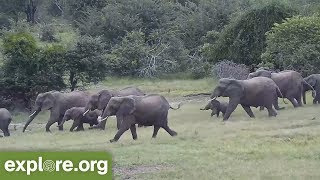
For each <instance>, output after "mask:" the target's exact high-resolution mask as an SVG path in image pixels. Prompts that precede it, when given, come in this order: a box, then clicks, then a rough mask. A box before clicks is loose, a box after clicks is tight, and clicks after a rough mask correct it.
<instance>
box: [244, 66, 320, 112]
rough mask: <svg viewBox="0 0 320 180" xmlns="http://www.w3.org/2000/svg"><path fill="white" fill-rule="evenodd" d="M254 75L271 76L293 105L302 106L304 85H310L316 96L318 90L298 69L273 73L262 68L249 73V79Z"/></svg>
mask: <svg viewBox="0 0 320 180" xmlns="http://www.w3.org/2000/svg"><path fill="white" fill-rule="evenodd" d="M253 77H268V78H271V79H272V80H273V81H274V82H275V83H276V84H277V86H278V87H279V89H280V91H281V93H282V94H283V96H284V97H285V98H287V99H288V100H289V101H290V102H291V103H292V105H293V107H298V106H302V101H301V96H302V90H303V86H308V87H309V88H310V89H312V90H313V93H312V94H313V96H314V97H315V96H316V92H315V91H314V89H313V87H312V86H310V84H308V83H307V82H306V81H305V80H304V79H303V78H302V76H301V74H300V73H298V72H296V71H292V70H285V71H281V72H279V73H273V72H271V71H268V70H263V69H262V70H258V71H256V72H253V73H250V74H249V75H248V79H250V78H253Z"/></svg>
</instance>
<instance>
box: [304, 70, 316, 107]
mask: <svg viewBox="0 0 320 180" xmlns="http://www.w3.org/2000/svg"><path fill="white" fill-rule="evenodd" d="M304 80H305V81H306V82H307V83H308V84H310V85H311V86H312V87H313V89H314V90H315V91H316V96H315V97H314V98H313V104H317V103H320V74H312V75H310V76H308V77H306V78H304ZM313 89H311V88H310V87H309V86H306V85H304V86H303V92H302V98H303V103H304V104H306V103H307V102H306V92H307V91H309V90H313Z"/></svg>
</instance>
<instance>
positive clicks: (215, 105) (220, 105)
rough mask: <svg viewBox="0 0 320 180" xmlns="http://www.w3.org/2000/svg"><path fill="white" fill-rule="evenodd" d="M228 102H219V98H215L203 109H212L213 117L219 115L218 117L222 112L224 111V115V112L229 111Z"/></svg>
mask: <svg viewBox="0 0 320 180" xmlns="http://www.w3.org/2000/svg"><path fill="white" fill-rule="evenodd" d="M228 105H229V104H228V103H227V102H219V101H218V100H216V99H213V100H210V102H209V103H208V104H207V105H206V106H205V107H204V108H202V109H200V110H202V111H205V110H209V109H211V111H212V112H211V117H212V116H213V115H217V117H219V115H220V112H222V116H224V114H225V113H226V111H227V107H228Z"/></svg>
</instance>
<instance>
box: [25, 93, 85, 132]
mask: <svg viewBox="0 0 320 180" xmlns="http://www.w3.org/2000/svg"><path fill="white" fill-rule="evenodd" d="M89 97H90V96H89V94H87V93H85V92H81V91H73V92H69V93H62V92H58V91H50V92H46V93H40V94H39V95H38V96H37V99H36V102H35V107H34V109H35V111H34V113H32V114H31V115H30V116H29V117H30V118H29V120H28V121H27V123H26V124H25V126H24V128H23V132H25V130H26V128H27V127H28V125H29V124H30V123H31V121H32V120H33V119H34V118H35V117H36V116H37V115H38V114H39V113H40V111H43V110H50V117H49V120H48V122H47V124H46V132H50V126H51V125H52V124H54V123H56V122H58V124H60V123H61V121H62V118H63V116H64V114H65V112H66V111H67V110H68V109H70V108H72V107H84V106H85V105H86V104H87V103H88V101H89ZM59 130H61V131H62V130H63V126H59Z"/></svg>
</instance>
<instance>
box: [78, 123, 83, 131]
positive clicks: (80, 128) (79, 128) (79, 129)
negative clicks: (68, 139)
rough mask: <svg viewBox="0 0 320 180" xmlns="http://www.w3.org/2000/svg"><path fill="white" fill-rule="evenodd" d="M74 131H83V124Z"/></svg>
mask: <svg viewBox="0 0 320 180" xmlns="http://www.w3.org/2000/svg"><path fill="white" fill-rule="evenodd" d="M76 131H84V128H83V123H79V125H78V127H77V129H76Z"/></svg>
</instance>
